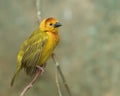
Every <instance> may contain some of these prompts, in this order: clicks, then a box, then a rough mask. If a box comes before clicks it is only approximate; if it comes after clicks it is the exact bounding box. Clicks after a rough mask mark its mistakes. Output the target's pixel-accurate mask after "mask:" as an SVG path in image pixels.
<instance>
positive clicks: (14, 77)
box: [10, 67, 21, 87]
mask: <svg viewBox="0 0 120 96" xmlns="http://www.w3.org/2000/svg"><path fill="white" fill-rule="evenodd" d="M20 70H21V67H18V68H17V70H16V72H15V74H14V76H13V78H12V80H11V83H10V85H11V87H12V86H13V84H14V81H15V79H16V77H17V76H18V74H19V72H20Z"/></svg>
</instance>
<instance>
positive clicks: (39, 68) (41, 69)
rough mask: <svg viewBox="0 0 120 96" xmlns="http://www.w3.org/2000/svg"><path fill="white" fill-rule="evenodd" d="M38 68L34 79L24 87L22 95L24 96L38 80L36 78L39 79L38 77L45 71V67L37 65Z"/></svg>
mask: <svg viewBox="0 0 120 96" xmlns="http://www.w3.org/2000/svg"><path fill="white" fill-rule="evenodd" d="M37 68H38V70H37V72H36V74H35V77H34V78H33V80H32V81H31V82H30V83H29V84H28V85H27V86H26V87H25V88H24V89H23V91H22V92H21V94H20V96H24V94H25V93H26V92H27V91H28V90H29V89H30V88H31V87H32V86H33V84H34V83H35V82H36V80H37V79H38V77H39V76H40V75H41V73H42V72H43V68H42V67H39V66H37Z"/></svg>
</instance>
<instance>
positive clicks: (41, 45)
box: [10, 17, 62, 86]
mask: <svg viewBox="0 0 120 96" xmlns="http://www.w3.org/2000/svg"><path fill="white" fill-rule="evenodd" d="M60 26H62V24H61V23H60V22H59V21H58V20H57V19H56V18H53V17H49V18H45V19H43V20H42V21H41V23H40V24H39V27H38V28H37V29H36V30H35V31H33V32H32V34H31V35H30V36H29V37H28V38H27V39H26V40H25V41H24V42H23V44H22V45H21V47H20V50H19V52H18V55H17V63H16V64H17V66H16V71H15V74H14V76H13V78H12V80H11V84H10V85H11V86H13V84H14V81H15V79H16V77H17V76H18V75H19V72H20V71H21V69H24V70H25V72H26V73H27V74H28V75H32V74H34V73H35V72H36V70H37V67H36V66H39V67H40V68H41V69H42V67H44V66H45V65H46V62H47V60H48V59H49V58H50V57H51V55H52V53H53V51H54V49H55V48H56V46H57V45H58V43H59V41H60V36H59V27H60Z"/></svg>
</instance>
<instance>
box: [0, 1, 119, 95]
mask: <svg viewBox="0 0 120 96" xmlns="http://www.w3.org/2000/svg"><path fill="white" fill-rule="evenodd" d="M40 7H41V17H42V18H46V17H51V16H52V17H56V18H58V19H59V21H60V22H61V23H62V24H63V27H61V29H60V36H61V43H60V44H59V46H58V47H57V50H56V54H57V55H58V58H59V63H60V64H61V67H62V70H63V73H64V74H65V77H66V79H67V82H68V84H69V86H70V88H71V91H72V94H73V96H119V94H120V91H119V90H120V52H119V51H120V44H119V40H120V0H41V4H40ZM36 17H37V16H36V7H35V0H12V1H11V0H1V1H0V96H18V95H19V93H20V92H21V90H22V89H23V88H24V86H25V85H27V83H28V82H29V81H30V80H31V78H30V77H29V76H27V75H26V74H25V72H21V73H20V75H19V77H18V79H17V80H16V82H15V85H14V86H13V87H12V88H10V85H9V84H10V80H11V78H12V76H13V72H14V71H15V67H16V56H17V52H18V50H19V47H20V45H21V43H22V42H23V41H24V40H25V38H27V37H28V36H29V34H30V33H31V32H32V31H33V30H34V29H35V28H37V26H38V25H37V23H36V20H37V19H36ZM54 72H55V66H54V64H53V62H52V60H49V62H48V66H47V68H46V70H45V72H44V74H43V75H42V76H41V77H40V79H39V80H38V81H37V82H36V84H35V85H34V87H33V88H32V89H30V90H29V92H28V93H27V94H26V95H28V96H57V88H56V85H55V73H54ZM62 87H63V85H62ZM62 89H63V90H62V91H63V92H64V94H65V96H67V94H66V93H65V89H64V88H62Z"/></svg>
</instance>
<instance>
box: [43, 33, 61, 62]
mask: <svg viewBox="0 0 120 96" xmlns="http://www.w3.org/2000/svg"><path fill="white" fill-rule="evenodd" d="M47 34H48V41H47V42H46V45H45V47H44V49H43V52H42V55H41V64H44V63H45V62H46V61H47V60H48V59H49V58H50V56H51V54H52V53H53V50H54V49H55V47H56V46H57V44H58V43H59V36H58V35H57V34H53V33H51V32H47Z"/></svg>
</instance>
